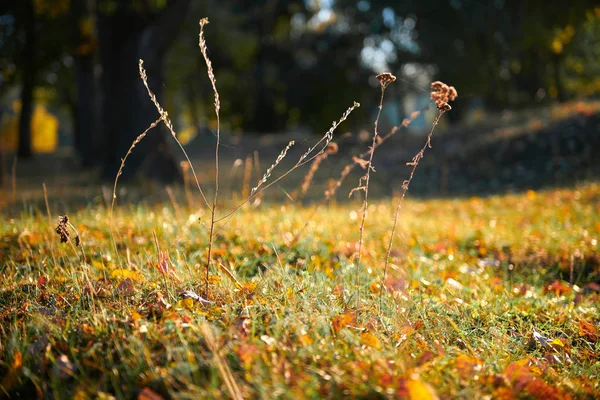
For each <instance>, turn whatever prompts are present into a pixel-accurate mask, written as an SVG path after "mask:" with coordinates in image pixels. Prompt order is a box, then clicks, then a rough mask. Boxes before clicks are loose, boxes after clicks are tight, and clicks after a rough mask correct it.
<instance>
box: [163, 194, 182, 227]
mask: <svg viewBox="0 0 600 400" xmlns="http://www.w3.org/2000/svg"><path fill="white" fill-rule="evenodd" d="M165 191H166V192H167V195H168V196H169V200H170V201H171V205H172V206H173V211H175V218H177V221H182V214H181V211H180V209H179V203H178V202H177V197H176V196H175V192H174V191H173V188H172V187H171V186H167V187H165Z"/></svg>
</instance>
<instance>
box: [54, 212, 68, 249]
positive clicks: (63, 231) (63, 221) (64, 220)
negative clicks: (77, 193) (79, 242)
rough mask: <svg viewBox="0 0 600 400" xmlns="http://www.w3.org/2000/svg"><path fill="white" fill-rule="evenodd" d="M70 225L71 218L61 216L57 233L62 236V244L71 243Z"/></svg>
mask: <svg viewBox="0 0 600 400" xmlns="http://www.w3.org/2000/svg"><path fill="white" fill-rule="evenodd" d="M68 223H69V216H67V215H59V216H58V223H57V225H56V233H57V234H58V235H59V236H60V242H61V243H67V242H68V241H69V230H68V229H67V224H68Z"/></svg>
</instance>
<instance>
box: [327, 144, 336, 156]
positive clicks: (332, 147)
mask: <svg viewBox="0 0 600 400" xmlns="http://www.w3.org/2000/svg"><path fill="white" fill-rule="evenodd" d="M337 152H338V145H337V143H335V142H329V143H328V144H327V147H326V148H325V153H326V154H335V153H337Z"/></svg>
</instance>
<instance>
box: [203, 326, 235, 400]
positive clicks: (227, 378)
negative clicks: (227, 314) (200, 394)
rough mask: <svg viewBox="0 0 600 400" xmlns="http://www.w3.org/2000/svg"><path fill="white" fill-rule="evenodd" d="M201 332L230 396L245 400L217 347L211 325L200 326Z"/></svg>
mask: <svg viewBox="0 0 600 400" xmlns="http://www.w3.org/2000/svg"><path fill="white" fill-rule="evenodd" d="M200 332H201V333H202V336H204V340H206V344H207V345H208V348H209V350H210V351H211V352H212V353H213V360H214V362H215V365H216V366H217V369H218V370H219V374H221V378H223V381H224V382H225V387H226V388H227V391H229V395H230V396H231V398H232V399H234V400H243V399H244V396H243V394H242V391H241V389H240V387H239V386H238V384H237V382H236V380H235V378H234V376H233V373H232V372H231V369H230V368H229V365H228V364H227V362H226V361H225V359H224V358H223V356H221V355H220V354H219V346H218V345H217V340H216V339H215V336H214V334H213V332H212V329H211V327H210V325H208V323H206V322H204V323H202V324H201V325H200Z"/></svg>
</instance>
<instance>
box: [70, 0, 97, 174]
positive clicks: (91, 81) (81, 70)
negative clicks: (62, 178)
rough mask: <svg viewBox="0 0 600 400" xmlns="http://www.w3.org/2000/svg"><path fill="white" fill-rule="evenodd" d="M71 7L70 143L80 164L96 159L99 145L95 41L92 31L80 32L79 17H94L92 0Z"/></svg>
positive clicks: (95, 163) (91, 163) (92, 162)
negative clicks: (73, 88)
mask: <svg viewBox="0 0 600 400" xmlns="http://www.w3.org/2000/svg"><path fill="white" fill-rule="evenodd" d="M71 9H72V23H73V27H74V30H75V32H74V35H73V37H75V38H76V43H75V47H76V49H77V50H76V55H75V84H76V95H75V101H74V103H73V107H72V109H73V119H74V143H75V149H76V150H77V152H78V154H79V156H80V157H81V164H82V166H83V167H92V166H95V165H97V164H98V163H100V162H101V161H102V160H101V157H99V154H100V153H101V149H102V147H103V143H102V138H101V137H100V135H99V134H100V101H99V88H98V79H97V78H96V74H95V70H96V41H95V38H94V33H93V32H82V31H81V30H80V28H79V27H80V23H81V21H82V19H85V18H89V19H93V18H94V4H93V0H84V1H81V2H75V4H73V6H72V7H71Z"/></svg>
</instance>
